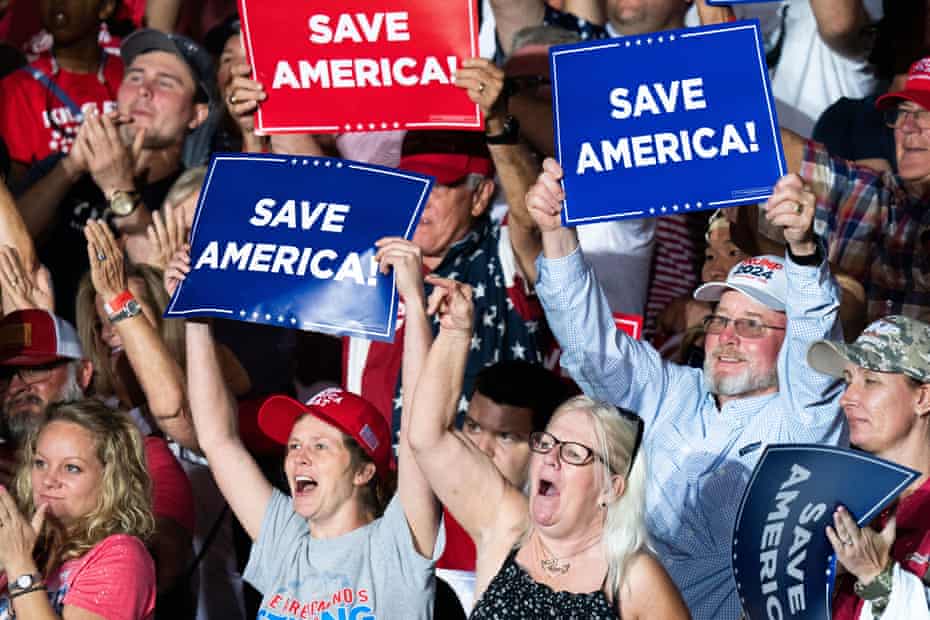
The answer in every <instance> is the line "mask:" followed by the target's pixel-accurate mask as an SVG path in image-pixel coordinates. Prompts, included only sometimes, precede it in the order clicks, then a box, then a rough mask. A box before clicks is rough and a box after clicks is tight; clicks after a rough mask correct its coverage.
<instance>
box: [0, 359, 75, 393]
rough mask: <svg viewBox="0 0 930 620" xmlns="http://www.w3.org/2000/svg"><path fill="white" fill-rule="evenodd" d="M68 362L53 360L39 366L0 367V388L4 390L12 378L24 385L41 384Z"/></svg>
mask: <svg viewBox="0 0 930 620" xmlns="http://www.w3.org/2000/svg"><path fill="white" fill-rule="evenodd" d="M68 361H69V360H66V359H65V360H55V361H54V362H49V363H48V364H41V365H39V366H0V387H3V388H6V387H8V386H9V385H10V383H12V382H13V377H16V376H18V377H19V380H20V381H22V382H23V383H25V384H26V385H34V384H36V383H42V382H43V381H45V380H46V379H48V378H49V376H51V374H52V371H54V370H55V369H56V368H60V367H61V366H64V365H65V364H67V363H68Z"/></svg>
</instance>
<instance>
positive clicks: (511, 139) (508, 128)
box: [484, 114, 520, 144]
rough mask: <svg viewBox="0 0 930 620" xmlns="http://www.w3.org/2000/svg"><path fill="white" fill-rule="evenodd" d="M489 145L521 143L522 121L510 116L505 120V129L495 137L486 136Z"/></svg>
mask: <svg viewBox="0 0 930 620" xmlns="http://www.w3.org/2000/svg"><path fill="white" fill-rule="evenodd" d="M484 140H485V142H487V143H488V144H516V143H517V142H519V141H520V121H518V120H517V119H516V117H514V116H511V115H510V114H508V115H507V117H506V118H504V129H503V130H502V131H501V132H500V133H498V134H494V135H493V136H487V135H486V136H485V138H484Z"/></svg>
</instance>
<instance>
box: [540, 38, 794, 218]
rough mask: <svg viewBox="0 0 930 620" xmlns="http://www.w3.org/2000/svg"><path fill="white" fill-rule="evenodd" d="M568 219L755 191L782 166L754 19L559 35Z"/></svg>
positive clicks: (556, 101) (687, 207)
mask: <svg viewBox="0 0 930 620" xmlns="http://www.w3.org/2000/svg"><path fill="white" fill-rule="evenodd" d="M549 62H550V66H551V71H552V103H553V122H554V126H555V146H556V155H557V157H558V160H559V162H560V163H561V164H562V168H563V169H564V170H565V178H564V187H565V195H566V200H565V205H564V209H563V211H562V220H563V222H564V223H565V224H566V225H577V224H585V223H590V222H597V221H604V220H612V219H621V218H629V217H655V216H660V215H671V214H675V213H687V212H689V211H698V210H703V209H716V208H718V207H727V206H734V205H741V204H749V203H755V202H759V201H762V200H765V199H766V198H768V196H769V195H771V192H772V186H773V185H774V184H775V182H776V181H777V180H778V179H779V178H780V177H781V176H783V175H784V174H785V173H786V167H785V157H784V153H783V151H782V145H781V136H780V133H779V128H778V119H777V118H776V115H775V104H774V100H773V98H772V94H771V87H770V84H769V78H768V69H767V68H766V65H765V53H764V51H763V49H762V38H761V35H760V34H759V23H758V21H756V20H752V21H742V22H734V23H731V24H726V25H719V26H706V27H702V28H688V29H685V30H671V31H665V32H656V33H651V34H645V35H638V36H629V37H620V38H617V39H608V40H601V41H593V42H586V43H578V44H573V45H563V46H556V47H553V48H552V49H551V50H550V52H549Z"/></svg>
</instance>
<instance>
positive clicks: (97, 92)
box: [0, 52, 123, 166]
mask: <svg viewBox="0 0 930 620" xmlns="http://www.w3.org/2000/svg"><path fill="white" fill-rule="evenodd" d="M103 58H104V62H103V64H102V67H101V69H102V70H101V71H99V72H95V73H72V72H70V71H66V70H65V69H61V68H58V70H57V72H56V71H55V68H54V65H53V62H52V56H51V54H49V53H47V52H46V53H44V54H41V55H39V57H38V58H36V59H35V60H33V61H32V62H31V63H29V66H30V67H31V68H32V69H37V70H38V71H41V72H42V74H44V75H45V76H46V77H48V78H49V79H50V80H51V81H52V82H53V83H54V84H55V85H56V86H57V88H59V89H60V90H61V91H62V92H64V93H65V94H66V95H67V96H68V98H69V99H70V100H71V102H72V103H74V105H75V106H76V107H77V109H79V110H80V113H78V114H75V113H74V111H73V110H72V109H71V108H70V107H69V106H68V105H66V104H65V103H64V102H63V101H61V99H60V98H59V97H57V96H56V95H55V94H54V92H53V91H51V90H49V89H48V88H46V87H45V86H44V85H43V84H42V83H41V82H39V81H38V80H36V79H35V78H34V77H33V75H32V74H31V73H29V71H28V70H27V69H20V70H18V71H14V72H13V73H11V74H9V75H8V76H6V77H5V78H4V79H3V81H2V82H0V92H2V93H3V96H2V97H0V136H3V139H4V141H6V144H7V147H8V148H9V150H10V158H11V159H12V160H13V161H17V162H20V163H22V164H24V165H27V166H28V165H31V164H32V163H34V162H36V161H40V160H42V159H45V158H46V157H48V156H49V155H53V154H56V153H63V154H67V153H68V152H69V151H70V150H71V145H72V144H73V143H74V138H75V136H76V135H77V130H78V127H79V126H80V124H81V122H82V121H83V118H84V116H83V115H84V114H87V113H88V112H90V111H93V112H94V113H98V114H99V113H106V112H110V111H112V110H115V109H116V93H117V91H118V90H119V86H120V83H121V82H122V79H123V62H122V61H121V60H120V59H119V57H118V56H114V55H112V54H108V53H105V52H104V54H103ZM101 77H102V78H103V79H101Z"/></svg>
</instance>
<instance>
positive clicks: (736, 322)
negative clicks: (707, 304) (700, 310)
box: [704, 314, 785, 338]
mask: <svg viewBox="0 0 930 620" xmlns="http://www.w3.org/2000/svg"><path fill="white" fill-rule="evenodd" d="M730 323H733V329H735V330H736V334H737V335H738V336H742V337H743V338H761V337H762V336H764V335H765V330H767V329H778V330H781V331H785V328H784V327H779V326H777V325H766V324H765V323H763V322H762V321H760V320H758V319H731V318H730V317H728V316H720V315H719V314H711V315H708V316H705V317H704V331H705V332H706V333H708V334H714V335H716V334H720V333H722V332H723V330H725V329H726V328H727V325H729V324H730Z"/></svg>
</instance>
